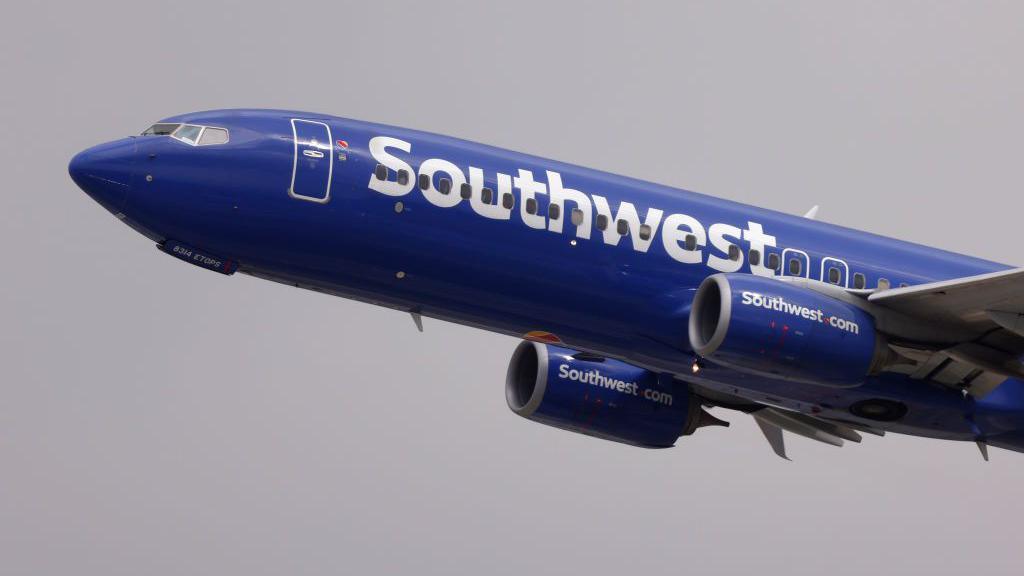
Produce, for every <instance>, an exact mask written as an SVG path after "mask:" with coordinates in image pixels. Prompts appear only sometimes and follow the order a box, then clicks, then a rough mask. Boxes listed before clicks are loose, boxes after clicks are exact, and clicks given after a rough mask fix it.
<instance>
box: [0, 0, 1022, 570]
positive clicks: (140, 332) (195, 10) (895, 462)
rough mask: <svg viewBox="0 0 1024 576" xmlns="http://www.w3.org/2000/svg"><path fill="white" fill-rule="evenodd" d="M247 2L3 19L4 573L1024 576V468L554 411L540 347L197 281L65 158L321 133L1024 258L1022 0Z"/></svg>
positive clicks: (1018, 463) (42, 6) (250, 282)
mask: <svg viewBox="0 0 1024 576" xmlns="http://www.w3.org/2000/svg"><path fill="white" fill-rule="evenodd" d="M253 4H255V3H252V2H242V1H238V2H212V1H204V2H193V1H183V0H179V1H176V2H168V3H162V4H151V3H145V2H139V1H134V2H125V3H111V2H82V3H79V2H74V3H73V2H65V3H59V4H57V5H52V4H47V3H38V2H36V3H31V2H20V3H15V4H14V5H11V6H9V7H8V9H6V10H5V14H4V17H3V19H2V20H0V73H2V78H3V87H2V88H0V119H2V122H0V126H2V127H3V133H4V137H3V138H0V152H2V154H0V158H2V160H0V162H2V165H3V175H4V188H5V190H4V192H3V193H2V194H0V243H2V244H0V245H2V246H3V257H4V262H5V265H4V274H3V281H2V282H0V319H2V320H0V326H2V328H0V360H2V362H0V572H2V573H4V574H33V575H39V574H60V575H64V574H97V575H104V576H114V575H119V574H125V575H132V576H135V575H138V574H168V575H180V574H190V575H203V574H211V575H214V574H215V575H218V576H222V575H224V574H246V575H247V576H253V575H261V574H295V573H328V572H330V573H347V574H374V573H382V574H392V573H411V574H462V573H465V574H523V573H539V574H546V573H566V572H571V573H587V574H614V575H619V576H621V575H622V574H655V575H656V574H679V573H688V574H689V573H693V574H698V573H716V574H717V573H720V574H750V573H754V572H755V571H756V573H769V574H779V573H787V574H799V575H802V574H808V575H810V574H814V575H818V574H823V573H828V574H851V575H852V574H858V575H859V574H864V573H868V572H869V571H871V570H882V571H883V572H888V571H890V569H893V568H895V567H899V569H900V571H901V572H902V573H907V574H965V573H979V574H982V573H983V574H988V575H993V574H1011V573H1019V569H1020V566H1021V565H1022V560H1024V554H1022V552H1021V549H1020V545H1019V535H1018V527H1019V525H1020V521H1021V518H1022V517H1024V498H1022V497H1021V486H1022V483H1024V454H1015V453H1010V452H1004V451H999V450H996V451H994V452H993V458H992V462H991V463H989V464H987V465H986V464H983V463H982V462H981V458H980V457H979V455H978V453H977V450H976V449H975V448H974V446H973V445H971V444H960V443H949V442H940V441H933V440H923V439H915V438H909V437H900V436H889V437H886V438H882V439H879V438H875V437H867V438H865V441H864V443H863V444H860V445H847V447H845V448H842V449H836V448H832V447H829V446H824V445H818V444H815V443H812V442H810V441H807V440H802V439H797V438H793V437H790V438H789V445H790V454H791V456H792V457H794V459H795V462H785V461H782V460H780V459H779V458H777V457H776V456H774V455H773V454H772V452H771V450H770V449H769V448H768V446H767V444H766V443H765V441H764V440H763V438H762V437H761V436H760V433H759V432H758V431H757V429H756V427H755V426H754V425H753V424H752V422H751V421H750V419H749V417H745V416H742V415H739V414H732V413H728V412H723V411H718V412H717V414H718V415H719V416H722V417H724V418H726V419H728V420H730V421H731V422H732V423H733V426H732V428H729V429H723V428H712V429H708V430H702V431H700V432H699V433H698V434H697V435H695V436H693V437H690V438H685V439H683V440H682V441H681V442H680V444H679V445H678V446H677V447H676V448H674V449H672V450H666V451H644V450H639V449H634V448H629V447H624V446H620V445H616V444H612V443H606V442H602V441H598V440H594V439H591V438H586V437H582V436H577V435H573V434H570V433H566V432H560V431H557V430H554V429H551V428H547V427H544V426H540V425H537V424H533V423H530V422H527V421H526V420H523V419H521V418H518V417H516V416H514V415H513V414H511V412H509V411H508V409H507V407H506V406H505V400H504V393H503V389H502V386H503V379H504V373H505V367H506V363H507V361H508V357H509V355H510V354H511V352H512V350H513V348H514V346H515V344H516V342H515V341H514V340H513V339H511V338H507V337H503V336H497V335H492V334H487V333H484V332H480V331H476V330H472V329H469V328H462V327H456V326H451V325H444V324H441V323H439V322H436V321H430V320H428V321H427V325H426V333H425V334H424V335H420V334H418V333H417V332H416V331H415V329H414V327H413V323H412V321H411V320H410V319H409V317H408V316H406V315H402V314H400V313H397V312H393V311H387V310H383V309H377V308H373V307H370V306H368V305H363V304H357V303H353V302H347V301H345V300H341V299H338V298H331V297H327V296H323V295H318V294H313V293H309V292H303V291H300V290H296V289H293V288H287V287H284V286H281V285H276V284H272V283H268V282H263V281H260V280H255V279H253V278H248V277H241V276H239V277H231V278H224V277H221V276H218V275H216V274H212V273H209V272H206V271H203V270H200V269H198V268H194V267H189V266H186V265H184V264H183V263H181V262H178V261H175V260H173V259H171V258H167V257H166V256H163V255H161V254H159V253H158V252H157V251H156V250H155V249H154V248H153V247H152V245H151V244H150V243H149V242H148V241H147V240H145V239H144V238H143V237H141V236H139V235H138V234H136V233H134V232H132V231H131V230H129V229H128V228H127V227H125V226H123V225H121V224H119V223H117V222H116V221H115V220H114V218H113V217H112V216H110V215H109V214H108V213H106V212H105V211H103V210H102V209H101V208H100V207H99V206H98V205H96V204H95V203H93V202H92V201H91V200H90V199H89V198H88V197H86V196H85V195H84V194H83V193H81V192H80V191H78V190H77V189H76V188H75V186H74V185H73V184H72V182H71V181H70V179H69V178H68V177H67V173H66V164H67V161H68V159H69V158H70V157H71V155H72V154H73V153H74V152H76V151H78V150H80V149H82V148H85V147H87V146H89V145H91V144H95V143H98V142H100V141H105V140H110V139H114V138H117V137H121V136H124V135H128V134H133V133H137V132H139V131H141V130H142V129H143V128H145V127H146V126H147V125H148V124H150V123H152V122H153V121H155V120H157V119H159V118H161V117H164V116H168V115H171V114H176V113H180V112H186V111H192V110H198V109H208V108H219V107H242V106H262V107H282V108H283V107H289V108H299V109H307V110H312V111H321V112H325V113H333V114H337V115H342V116H349V117H354V118H360V119H365V120H373V121H380V122H386V123H392V124H398V125H404V126H408V127H413V128H420V129H425V130H430V131H435V132H441V133H445V134H451V135H455V136H461V137H465V138H469V139H472V140H478V141H481V142H486V143H489V144H495V145H498V146H504V147H508V148H513V149H517V150H522V151H528V152H531V153H535V154H539V155H543V156H549V157H553V158H557V159H560V160H565V161H569V162H574V163H578V164H583V165H587V166H593V167H598V168H602V169H606V170H610V171H613V172H619V173H623V174H627V175H630V176H635V177H639V178H644V179H649V180H653V181H655V182H661V183H666V184H670V185H675V186H680V187H685V188H689V189H693V190H697V191H700V192H705V193H709V194H714V195H718V196H721V197H723V198H730V199H734V200H739V201H744V202H749V203H753V204H757V205H761V206H769V207H772V208H776V209H780V210H784V211H789V212H793V213H802V212H804V211H805V210H806V209H808V208H809V207H810V206H811V205H813V204H819V203H820V204H821V205H822V212H821V217H822V219H824V220H827V221H831V222H835V223H840V224H844V225H848V226H854V227H858V228H863V229H867V230H870V231H873V232H878V233H882V234H887V235H892V236H897V237H900V238H904V239H908V240H912V241H917V242H921V243H926V244H932V245H936V246H940V247H943V248H949V249H954V250H958V251H962V252H966V253H969V254H973V255H976V256H981V257H986V258H990V259H994V260H999V261H1003V262H1007V263H1011V264H1024V258H1022V257H1020V256H1019V255H1018V254H1017V250H1019V247H1020V242H1021V240H1020V239H1021V234H1020V208H1021V203H1022V201H1021V192H1022V171H1021V169H1020V166H1021V160H1020V155H1021V141H1022V134H1024V110H1022V102H1024V5H1022V4H1021V3H1017V2H1001V3H997V2H975V1H972V2H945V3H941V5H940V4H939V3H935V2H877V3H868V4H864V5H861V4H860V3H856V5H852V4H850V3H838V2H818V1H813V2H785V3H769V2H756V3H730V4H729V5H726V3H721V2H707V3H684V2H671V3H670V2H662V3H650V4H641V3H639V2H637V3H626V2H622V3H607V4H597V3H586V4H580V5H576V6H570V5H568V4H562V3H557V2H550V1H547V2H524V1H517V2H502V3H495V4H487V5H484V3H481V2H464V3H449V2H442V1H437V0H435V1H432V2H410V3H408V4H390V3H386V2H380V1H377V0H374V1H364V2H358V3H348V2H342V1H337V0H336V1H332V2H318V1H312V0H310V1H306V2H301V3H296V2H274V3H272V5H270V3H265V2H260V3H259V4H268V6H263V7H253Z"/></svg>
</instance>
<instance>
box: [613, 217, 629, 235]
mask: <svg viewBox="0 0 1024 576" xmlns="http://www.w3.org/2000/svg"><path fill="white" fill-rule="evenodd" d="M615 229H616V230H617V231H618V233H619V235H620V236H625V235H626V234H629V222H626V221H625V220H619V221H618V222H616V223H615Z"/></svg>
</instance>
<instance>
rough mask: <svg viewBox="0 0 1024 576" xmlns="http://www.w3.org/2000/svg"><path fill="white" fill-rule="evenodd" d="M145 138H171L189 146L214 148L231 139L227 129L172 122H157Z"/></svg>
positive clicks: (148, 129) (146, 133)
mask: <svg viewBox="0 0 1024 576" xmlns="http://www.w3.org/2000/svg"><path fill="white" fill-rule="evenodd" d="M142 135H143V136H170V137H171V138H174V139H175V140H178V141H179V142H184V143H185V144H188V145H189V146H214V145H217V144H227V143H228V140H229V139H230V137H229V135H228V131H227V129H225V128H215V127H213V126H199V125H197V124H179V123H171V122H157V123H156V124H153V125H152V126H150V127H149V128H147V129H146V131H145V132H143V133H142Z"/></svg>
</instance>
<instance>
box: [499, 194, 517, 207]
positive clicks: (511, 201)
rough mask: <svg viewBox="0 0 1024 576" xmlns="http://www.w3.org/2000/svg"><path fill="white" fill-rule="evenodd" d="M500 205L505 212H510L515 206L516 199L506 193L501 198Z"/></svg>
mask: <svg viewBox="0 0 1024 576" xmlns="http://www.w3.org/2000/svg"><path fill="white" fill-rule="evenodd" d="M501 205H502V206H503V207H504V208H505V209H506V210H511V209H512V207H513V206H515V205H516V197H515V196H513V195H512V193H511V192H506V193H504V194H502V196H501Z"/></svg>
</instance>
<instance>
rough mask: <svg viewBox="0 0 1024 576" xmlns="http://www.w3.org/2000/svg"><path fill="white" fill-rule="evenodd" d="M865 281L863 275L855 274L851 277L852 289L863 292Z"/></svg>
mask: <svg viewBox="0 0 1024 576" xmlns="http://www.w3.org/2000/svg"><path fill="white" fill-rule="evenodd" d="M867 284H868V282H867V279H866V278H864V274H862V273H860V272H857V273H855V274H854V275H853V287H854V288H855V289H857V290H863V289H864V287H865V286H867Z"/></svg>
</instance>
